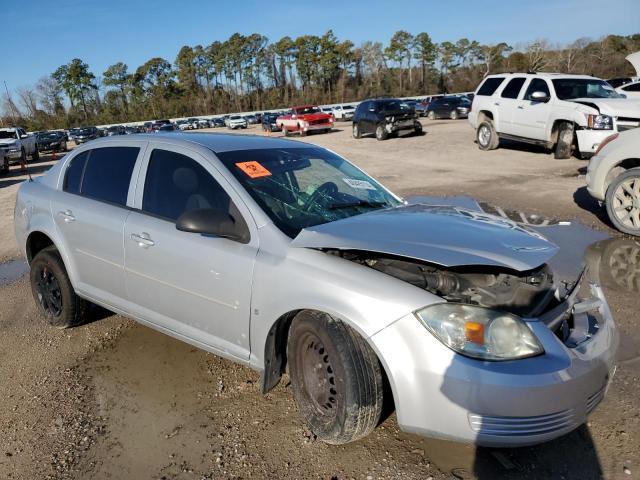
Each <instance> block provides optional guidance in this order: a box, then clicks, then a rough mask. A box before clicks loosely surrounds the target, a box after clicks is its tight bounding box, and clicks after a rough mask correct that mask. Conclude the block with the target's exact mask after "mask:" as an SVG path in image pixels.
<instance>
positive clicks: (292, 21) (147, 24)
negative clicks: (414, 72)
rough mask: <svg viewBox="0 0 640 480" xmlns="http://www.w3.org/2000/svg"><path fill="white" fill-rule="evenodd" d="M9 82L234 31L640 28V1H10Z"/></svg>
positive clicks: (0, 37)
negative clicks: (74, 60)
mask: <svg viewBox="0 0 640 480" xmlns="http://www.w3.org/2000/svg"><path fill="white" fill-rule="evenodd" d="M0 19H1V20H2V27H1V28H0V42H1V44H2V45H3V46H4V48H3V49H2V50H3V55H2V62H1V63H2V67H0V81H2V80H5V81H6V82H7V84H8V86H9V88H10V89H15V88H17V87H21V86H26V85H33V84H34V83H35V82H36V81H37V80H38V78H40V77H42V76H44V75H48V74H50V73H51V72H53V71H54V70H55V69H56V68H57V67H58V66H60V65H62V64H64V63H67V62H68V61H69V60H71V59H72V58H74V57H79V58H81V59H83V60H84V61H86V62H88V63H89V65H90V67H91V69H92V71H93V72H94V73H95V74H97V75H98V76H101V75H102V72H103V71H104V70H105V69H106V67H107V66H109V65H111V64H113V63H115V62H117V61H124V62H125V63H126V64H128V65H129V69H130V70H134V69H135V68H137V67H138V66H139V65H141V64H142V63H144V62H145V61H146V60H148V59H149V58H152V57H155V56H160V57H164V58H166V59H167V60H169V61H170V62H173V60H174V59H175V56H176V54H177V53H178V50H179V49H180V47H181V46H182V45H197V44H202V45H208V44H210V43H211V42H212V41H214V40H224V39H226V38H228V37H229V36H230V35H231V34H232V33H234V32H240V33H243V34H249V33H253V32H257V33H261V34H263V35H266V36H267V37H268V38H269V39H270V40H277V39H279V38H281V37H282V36H284V35H290V36H292V37H295V36H298V35H304V34H315V35H320V34H322V33H324V32H325V31H326V30H328V29H333V31H334V33H335V34H336V35H337V36H338V38H340V39H350V40H352V41H353V42H355V43H356V44H358V43H360V42H362V41H364V40H378V41H382V42H387V41H388V39H389V38H390V37H391V35H393V33H394V32H395V31H396V30H400V29H404V30H408V31H409V32H411V33H414V34H415V33H418V32H421V31H426V32H428V33H429V34H430V35H431V37H432V38H433V39H434V41H437V42H441V41H444V40H451V41H455V40H457V39H459V38H462V37H467V38H469V39H471V40H478V41H480V42H481V43H494V42H499V41H506V42H507V43H509V44H511V45H514V46H515V45H517V44H518V43H521V42H526V41H530V40H535V39H538V38H544V39H547V40H549V41H550V42H551V43H553V44H555V43H566V42H570V41H573V40H575V39H577V38H579V37H592V38H598V37H600V36H602V35H605V34H608V33H614V34H620V35H628V34H631V33H637V32H640V0H616V1H615V2H604V1H603V0H564V1H563V0H536V1H526V0H508V1H504V0H502V1H500V0H472V1H463V0H447V1H442V0H440V1H429V0H342V1H341V2H335V1H331V0H326V1H324V2H322V1H319V0H315V1H313V2H309V1H305V0H303V1H299V2H295V1H293V2H292V1H288V2H278V1H277V0H276V1H273V0H266V1H253V0H246V1H243V0H240V1H233V0H231V1H228V0H223V1H214V0H209V1H207V0H191V1H187V0H147V1H138V0H128V1H125V0H100V1H94V0H56V1H45V0H31V1H28V0H27V1H15V0H14V1H7V2H2V14H0Z"/></svg>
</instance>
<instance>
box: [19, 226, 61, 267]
mask: <svg viewBox="0 0 640 480" xmlns="http://www.w3.org/2000/svg"><path fill="white" fill-rule="evenodd" d="M25 243H26V244H25V253H26V255H27V262H29V264H31V261H32V260H33V258H34V257H35V256H36V255H37V254H38V253H39V252H41V251H42V250H44V249H45V248H47V247H51V246H53V247H55V248H56V249H58V246H57V245H56V243H55V242H54V241H53V239H52V238H51V237H50V236H49V235H47V234H46V233H44V232H42V231H40V230H35V231H33V232H31V233H29V235H28V236H27V241H26V242H25ZM58 251H59V249H58Z"/></svg>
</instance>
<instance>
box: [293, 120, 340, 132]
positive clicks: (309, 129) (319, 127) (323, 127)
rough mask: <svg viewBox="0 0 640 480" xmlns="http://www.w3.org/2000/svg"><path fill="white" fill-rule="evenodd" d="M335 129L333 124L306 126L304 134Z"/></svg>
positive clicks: (303, 129)
mask: <svg viewBox="0 0 640 480" xmlns="http://www.w3.org/2000/svg"><path fill="white" fill-rule="evenodd" d="M332 128H333V122H326V123H314V124H306V125H303V126H302V129H301V130H302V131H303V132H314V131H316V130H327V129H328V130H331V129H332Z"/></svg>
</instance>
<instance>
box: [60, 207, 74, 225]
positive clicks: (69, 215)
mask: <svg viewBox="0 0 640 480" xmlns="http://www.w3.org/2000/svg"><path fill="white" fill-rule="evenodd" d="M58 215H59V216H61V217H62V219H63V220H64V221H65V223H71V222H73V221H75V219H76V217H74V216H73V212H72V211H71V210H65V211H64V212H58Z"/></svg>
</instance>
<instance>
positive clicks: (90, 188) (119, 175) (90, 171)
mask: <svg viewBox="0 0 640 480" xmlns="http://www.w3.org/2000/svg"><path fill="white" fill-rule="evenodd" d="M139 151H140V149H139V148H138V147H105V148H95V149H93V150H90V151H89V158H88V159H87V161H86V165H85V167H84V172H83V174H82V180H81V183H80V193H81V195H83V196H86V197H90V198H93V199H95V200H101V201H103V202H108V203H115V204H116V205H122V206H124V205H126V204H127V194H128V193H129V184H130V183H131V173H132V172H133V167H134V166H135V164H136V159H137V158H138V152H139Z"/></svg>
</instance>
